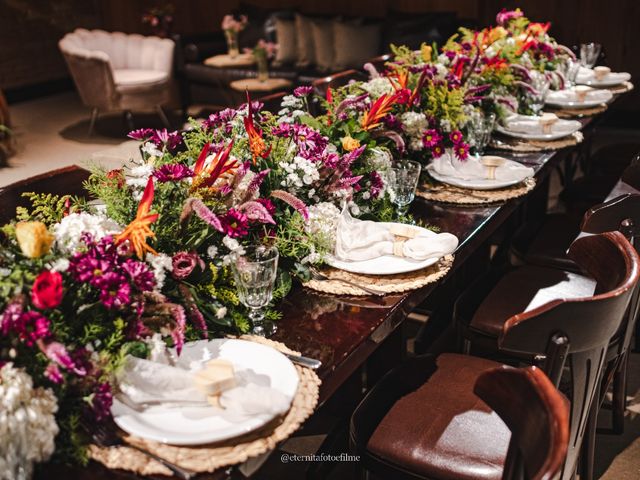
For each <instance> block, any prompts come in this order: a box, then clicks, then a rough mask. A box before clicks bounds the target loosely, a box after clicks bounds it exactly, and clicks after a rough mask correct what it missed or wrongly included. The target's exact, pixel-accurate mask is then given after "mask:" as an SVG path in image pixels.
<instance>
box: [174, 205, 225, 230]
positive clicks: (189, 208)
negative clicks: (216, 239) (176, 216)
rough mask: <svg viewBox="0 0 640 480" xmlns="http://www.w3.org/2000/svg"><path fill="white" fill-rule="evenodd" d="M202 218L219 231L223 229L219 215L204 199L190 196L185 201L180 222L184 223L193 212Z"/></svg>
mask: <svg viewBox="0 0 640 480" xmlns="http://www.w3.org/2000/svg"><path fill="white" fill-rule="evenodd" d="M194 212H195V214H196V215H197V216H198V217H199V218H200V220H202V221H204V222H205V223H207V224H208V225H211V226H212V227H213V228H215V229H216V230H218V231H219V232H222V231H223V228H222V222H221V221H220V219H219V218H218V216H217V215H216V214H215V213H213V212H212V211H211V210H209V207H207V206H206V205H205V204H204V202H203V201H202V200H200V199H199V198H194V197H191V198H188V199H187V200H186V201H185V202H184V206H183V207H182V213H181V214H180V223H181V224H183V223H184V222H186V221H187V220H189V218H190V217H191V214H192V213H194Z"/></svg>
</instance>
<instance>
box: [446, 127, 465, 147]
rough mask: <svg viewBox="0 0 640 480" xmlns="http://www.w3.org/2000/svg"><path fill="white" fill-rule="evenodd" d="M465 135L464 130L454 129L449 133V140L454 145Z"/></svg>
mask: <svg viewBox="0 0 640 480" xmlns="http://www.w3.org/2000/svg"><path fill="white" fill-rule="evenodd" d="M463 139H464V137H463V136H462V132H461V131H460V130H454V131H453V132H451V133H450V134H449V140H451V141H452V142H453V144H454V145H458V144H459V143H460V142H462V140H463Z"/></svg>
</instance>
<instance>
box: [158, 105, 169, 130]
mask: <svg viewBox="0 0 640 480" xmlns="http://www.w3.org/2000/svg"><path fill="white" fill-rule="evenodd" d="M156 112H158V116H159V117H160V120H161V121H162V124H163V125H164V126H165V128H171V124H170V123H169V119H168V118H167V115H166V114H165V113H164V110H163V109H162V106H161V105H156Z"/></svg>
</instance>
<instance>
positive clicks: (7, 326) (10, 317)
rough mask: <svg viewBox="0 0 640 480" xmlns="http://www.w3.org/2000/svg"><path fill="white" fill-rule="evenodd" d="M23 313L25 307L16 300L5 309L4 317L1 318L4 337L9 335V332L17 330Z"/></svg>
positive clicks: (0, 329)
mask: <svg viewBox="0 0 640 480" xmlns="http://www.w3.org/2000/svg"><path fill="white" fill-rule="evenodd" d="M23 311H24V306H23V304H22V302H21V301H19V300H14V301H13V302H11V303H9V305H7V308H5V309H4V312H3V313H2V317H0V333H2V335H8V334H9V332H10V331H11V330H13V329H14V328H15V326H16V325H17V323H18V321H19V320H20V316H21V315H22V312H23Z"/></svg>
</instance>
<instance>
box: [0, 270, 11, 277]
mask: <svg viewBox="0 0 640 480" xmlns="http://www.w3.org/2000/svg"><path fill="white" fill-rule="evenodd" d="M10 274H11V269H10V268H0V277H6V276H8V275H10Z"/></svg>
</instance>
